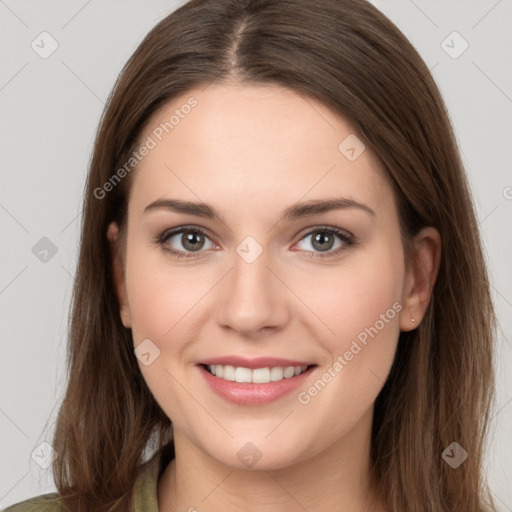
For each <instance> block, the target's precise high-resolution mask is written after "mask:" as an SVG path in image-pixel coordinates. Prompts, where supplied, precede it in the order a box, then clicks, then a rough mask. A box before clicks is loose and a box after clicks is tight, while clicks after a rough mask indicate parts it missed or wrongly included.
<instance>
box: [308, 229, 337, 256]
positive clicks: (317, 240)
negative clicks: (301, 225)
mask: <svg viewBox="0 0 512 512" xmlns="http://www.w3.org/2000/svg"><path fill="white" fill-rule="evenodd" d="M329 238H330V239H331V240H330V243H329V242H327V244H326V243H325V242H326V240H328V239H329ZM316 243H319V244H320V245H319V246H318V247H316V245H315V244H316ZM332 244H333V237H332V235H330V234H326V232H325V231H319V232H318V234H317V235H316V236H315V237H314V238H313V245H314V246H315V247H316V248H317V249H320V250H321V251H324V250H325V251H328V250H329V249H331V248H332Z"/></svg>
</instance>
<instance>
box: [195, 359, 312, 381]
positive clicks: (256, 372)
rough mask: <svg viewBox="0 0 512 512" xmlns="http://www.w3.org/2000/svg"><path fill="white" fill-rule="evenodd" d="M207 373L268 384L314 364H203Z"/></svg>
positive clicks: (295, 374) (230, 378)
mask: <svg viewBox="0 0 512 512" xmlns="http://www.w3.org/2000/svg"><path fill="white" fill-rule="evenodd" d="M201 366H202V367H203V368H204V369H205V370H206V371H207V372H208V373H210V374H211V375H214V376H215V377H217V378H219V379H223V380H226V381H230V382H238V383H253V384H268V383H270V382H279V381H282V380H284V379H291V378H292V377H297V376H298V375H301V374H303V373H305V372H307V371H308V370H309V369H310V368H313V367H314V366H316V365H302V366H273V367H269V366H267V367H263V368H245V367H243V366H232V365H221V364H203V365H201Z"/></svg>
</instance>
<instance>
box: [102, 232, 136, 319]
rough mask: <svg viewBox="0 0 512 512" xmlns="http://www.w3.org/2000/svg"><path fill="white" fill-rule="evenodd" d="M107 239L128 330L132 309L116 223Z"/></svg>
mask: <svg viewBox="0 0 512 512" xmlns="http://www.w3.org/2000/svg"><path fill="white" fill-rule="evenodd" d="M107 238H108V240H109V242H110V250H111V254H112V275H113V277H114V284H115V287H116V293H117V298H118V300H119V304H120V305H121V309H120V311H119V314H120V316H121V321H122V322H123V325H124V326H125V327H126V328H130V327H131V326H132V323H131V316H130V307H129V305H128V296H127V293H126V283H125V280H124V266H123V260H122V255H121V247H120V243H119V226H118V225H117V223H116V222H111V223H110V224H109V226H108V230H107Z"/></svg>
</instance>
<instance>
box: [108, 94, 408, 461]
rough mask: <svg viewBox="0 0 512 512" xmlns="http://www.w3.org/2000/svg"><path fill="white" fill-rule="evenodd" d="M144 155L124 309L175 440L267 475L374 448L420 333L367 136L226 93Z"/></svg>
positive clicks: (287, 103) (195, 108)
mask: <svg viewBox="0 0 512 512" xmlns="http://www.w3.org/2000/svg"><path fill="white" fill-rule="evenodd" d="M172 116H174V117H172ZM148 137H149V138H148ZM140 140H141V144H144V145H145V146H146V148H147V149H146V151H145V150H142V151H140V152H139V153H140V155H139V156H140V157H141V162H140V164H139V165H138V167H137V169H136V171H133V172H134V176H133V183H132V188H131V193H130V198H129V207H128V224H127V238H126V254H125V261H124V270H125V275H124V282H123V281H122V280H119V279H118V293H119V296H120V300H121V304H124V307H123V308H122V313H123V314H122V318H123V322H124V324H125V325H126V326H127V327H131V329H132V333H133V341H134V347H135V348H136V349H137V350H136V354H137V357H138V364H139V366H140V369H141V371H142V374H143V376H144V378H145V380H146V382H147V385H148V386H149V389H150V390H151V392H152V393H153V395H154V397H155V399H156V400H157V401H158V403H159V404H160V406H161V407H162V409H163V410H164V411H165V412H166V414H167V415H168V416H169V418H170V419H171V420H172V422H173V424H174V430H175V436H181V438H182V439H186V440H187V441H188V442H189V443H190V445H191V446H194V447H196V448H197V449H199V450H200V451H201V452H202V453H205V454H207V455H209V456H211V457H212V458H213V459H215V460H217V461H220V462H222V463H224V464H228V465H230V466H233V467H240V468H244V467H252V466H251V464H254V461H256V462H257V468H261V469H266V468H267V469H268V468H279V467H285V466H288V465H290V464H292V463H294V462H298V461H304V460H307V459H308V458H311V457H313V456H315V455H318V454H320V453H321V452H323V451H325V450H328V449H332V448H333V447H334V446H336V445H337V446H339V447H341V446H343V445H344V444H346V443H354V442H356V441H355V440H356V439H359V438H361V437H365V436H368V432H369V431H368V428H369V425H370V423H371V416H372V411H373V404H374V401H375V399H376V397H377V395H378V393H379V391H380V390H381V388H382V386H383V384H384V382H385V380H386V378H387V376H388V373H389V371H390V368H391V365H392V361H393V357H394V354H395V349H396V346H397V339H398V335H399V332H400V329H401V328H403V329H404V330H408V329H410V328H412V327H413V325H411V324H410V316H411V315H410V314H409V313H410V312H409V311H407V304H406V303H405V302H404V301H405V300H406V295H407V294H408V293H409V288H410V285H409V284H408V283H409V282H410V280H409V278H408V274H407V272H406V269H405V265H404V254H403V247H402V243H401V237H400V229H399V221H398V214H397V209H396V206H395V202H394V197H393V193H392V189H391V188H390V186H389V184H388V183H387V182H386V181H385V179H384V178H383V174H382V171H381V169H380V168H379V164H378V162H377V160H376V159H375V158H374V157H373V156H372V155H371V154H370V151H369V149H368V148H366V149H365V148H364V146H363V145H362V142H361V141H360V140H359V139H357V138H356V136H355V135H354V133H353V129H352V128H351V126H350V124H348V123H347V122H345V121H344V120H343V119H342V118H340V117H338V116H337V115H335V114H334V113H333V112H331V111H330V110H329V109H327V108H326V107H325V106H323V104H321V103H318V102H316V101H314V100H312V99H309V98H303V97H301V96H300V95H298V94H297V93H295V92H293V91H291V90H289V89H285V88H280V87H278V86H272V87H271V86H246V85H245V86H241V85H235V84H233V85H224V86H214V85H210V86H208V87H207V88H205V89H204V90H203V89H199V88H198V89H194V90H191V91H189V92H187V93H185V94H183V95H182V96H180V97H177V98H175V99H173V100H172V102H170V103H169V104H168V105H167V106H166V107H165V108H164V109H163V110H161V111H160V112H159V113H158V114H157V115H156V116H155V117H154V118H153V119H152V120H151V122H150V123H149V124H148V126H147V129H146V131H145V133H144V134H143V135H142V137H141V138H140ZM143 153H145V156H144V155H143ZM107 200H108V199H107ZM327 200H331V201H337V202H338V203H337V207H336V208H325V210H324V211H321V210H322V209H321V208H318V207H314V208H313V207H312V208H311V209H309V210H308V209H307V208H304V207H305V206H306V205H308V204H312V205H313V204H316V203H317V202H323V201H327ZM171 201H174V202H177V201H179V202H181V203H182V204H183V203H185V202H186V203H194V204H195V205H198V204H199V203H204V204H205V205H208V206H202V207H199V206H194V207H192V206H191V205H189V206H188V207H187V208H183V209H181V211H180V209H179V208H173V207H172V205H171ZM212 212H214V214H212ZM285 212H289V214H288V215H285ZM179 229H183V230H184V232H178V233H170V231H178V230H179ZM336 230H338V233H337V232H336ZM116 232H117V228H116V226H115V225H114V224H112V225H111V226H110V230H109V237H110V238H111V240H113V239H114V238H115V236H116ZM171 251H176V252H177V253H179V254H180V255H183V256H184V257H183V258H178V257H177V256H176V255H175V254H173V253H172V252H171ZM417 321H418V320H416V322H417ZM139 345H140V346H139ZM234 358H239V359H234ZM263 358H264V359H263ZM283 359H284V360H286V361H280V360H283ZM212 361H213V362H214V363H217V364H218V365H220V366H222V370H218V368H219V367H218V366H216V367H215V370H213V371H215V372H216V373H220V372H221V371H222V372H223V377H219V376H218V375H215V376H214V375H211V374H210V373H208V370H207V369H206V367H205V366H204V365H205V364H206V363H208V362H212ZM229 366H233V367H234V369H230V368H229ZM297 366H298V367H304V366H305V367H307V371H305V372H304V373H301V374H299V375H295V374H296V373H298V372H299V370H298V369H297V370H296V367H297ZM236 367H241V368H242V369H240V370H238V369H236ZM287 367H293V370H290V369H288V370H286V368H287ZM243 368H245V369H243ZM265 368H268V370H267V369H265ZM302 369H303V368H301V370H302ZM255 370H256V371H255ZM291 374H293V377H290V375H291ZM233 378H235V379H236V380H242V381H244V380H249V379H250V380H251V381H253V380H255V381H257V382H256V383H255V382H236V381H233V380H230V379H233ZM269 379H270V382H268V381H269ZM273 379H276V380H273ZM258 382H259V383H258ZM365 439H366V440H367V437H365ZM251 461H252V462H251Z"/></svg>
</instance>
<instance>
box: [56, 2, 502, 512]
mask: <svg viewBox="0 0 512 512" xmlns="http://www.w3.org/2000/svg"><path fill="white" fill-rule="evenodd" d="M226 81H238V82H240V83H252V84H258V83H260V84H278V85H281V86H285V87H288V88H290V89H292V90H294V91H296V92H298V93H300V94H302V95H303V96H304V97H310V98H314V99H316V100H318V101H320V102H322V103H323V104H325V105H326V106H327V107H329V108H331V109H332V110H333V111H335V112H337V113H339V114H340V115H342V116H343V117H345V118H346V119H347V120H349V122H351V124H352V126H353V127H354V129H355V130H356V131H357V134H358V136H359V137H360V138H361V139H362V140H363V141H364V143H365V144H366V145H367V147H369V148H370V149H371V150H372V151H373V153H374V154H375V155H376V156H377V157H378V159H379V160H380V162H381V164H382V166H383V168H384V169H385V171H386V175H387V177H388V179H389V180H390V182H391V184H392V186H393V189H394V194H395V198H396V201H397V205H398V208H399V214H400V222H401V230H402V234H403V237H404V241H406V242H407V240H410V239H411V237H412V236H413V235H414V234H415V233H417V232H418V231H419V230H420V229H421V228H422V227H425V226H433V227H435V228H436V229H437V230H438V231H439V232H440V234H441V239H442V244H443V250H442V259H441V266H440V271H439V276H438V279H437V282H436V284H435V287H434V290H433V294H432V298H431V302H430V304H429V307H428V310H427V313H426V316H425V318H424V320H423V321H422V322H421V324H420V325H419V326H418V328H417V329H415V330H413V331H411V332H403V333H401V334H400V339H399V343H398V349H397V352H396V357H395V361H394V365H393V367H392V370H391V373H390V375H389V378H388V380H387V381H386V383H385V385H384V388H383V389H382V391H381V393H380V394H379V396H378V398H377V401H376V404H375V414H374V423H373V430H372V446H371V456H372V470H373V474H372V476H373V478H374V482H375V483H376V484H377V485H378V486H379V487H378V488H379V489H380V491H381V492H382V496H383V498H384V500H385V502H386V503H387V505H388V506H389V507H390V510H394V511H397V512H398V511H403V512H405V511H408V512H420V511H421V512H426V511H435V512H441V511H446V512H448V511H450V512H456V511H464V512H468V511H471V512H477V511H478V512H482V511H484V510H489V508H488V507H490V506H493V502H492V497H491V496H490V494H489V493H488V492H487V490H486V486H485V482H484V478H483V472H482V460H483V447H484V439H485V434H486V430H487V426H488V419H489V411H490V406H491V404H492V397H493V386H494V373H493V356H492V348H493V334H494V332H493V330H494V321H495V320H494V311H493V306H492V303H491V298H490V293H489V283H488V277H487V273H486V269H485V263H484V258H483V254H482V248H481V242H480V238H479V233H478V226H477V222H476V220H475V218H476V217H475V212H474V209H473V205H472V201H471V196H470V191H469V187H468V184H467V181H466V176H465V174H464V169H463V165H462V162H461V159H460V156H459V152H458V148H457V144H456V139H455V136H454V134H453V131H452V127H451V125H450V122H449V119H448V116H447V112H446V107H445V105H444V102H443V100H442V97H441V95H440V93H439V90H438V88H437V86H436V85H435V83H434V81H433V79H432V76H431V74H430V72H429V70H428V68H427V67H426V65H425V63H424V62H423V60H422V59H421V57H420V56H419V54H418V53H417V51H416V50H415V49H414V48H413V46H412V45H411V44H410V43H409V41H408V40H407V39H406V38H405V36H404V35H403V34H402V33H401V32H400V31H399V30H398V28H397V27H396V26H395V25H394V24H393V23H392V22H391V21H389V20H388V19H387V18H386V17H385V16H384V15H383V14H381V13H380V12H379V11H378V10H377V9H376V8H375V7H373V6H372V5H371V4H370V3H368V2H366V1H361V0H322V1H321V2H319V1H318V0H192V1H190V2H188V3H186V4H184V5H183V6H181V7H180V8H178V9H177V10H176V11H174V12H173V13H172V14H170V15H169V16H167V17H166V18H165V19H163V20H162V21H161V22H160V23H158V25H157V26H156V27H155V28H154V29H153V30H152V31H151V32H150V33H149V34H148V35H147V36H146V38H145V39H144V41H143V42H142V43H141V44H140V46H139V47H138V48H137V50H136V51H135V53H134V55H133V56H132V57H131V58H130V60H129V61H128V62H127V64H126V66H125V67H124V69H123V71H122V73H121V75H120V77H119V79H118V81H117V83H116V85H115V88H114V90H113V92H112V94H111V96H110V98H109V100H108V103H107V106H106V109H105V112H104V115H103V118H102V120H101V125H100V128H99V131H98V134H97V137H96V143H95V146H94V153H93V158H92V162H91V167H90V172H89V175H88V180H87V185H86V192H85V198H84V208H83V218H82V228H81V229H82V233H81V242H80V252H79V260H78V268H77V272H76V279H75V284H74V293H73V303H72V308H71V311H70V338H69V347H68V375H67V378H68V384H67V389H66V394H65V397H64V400H63V403H62V406H61V408H60V411H59V415H58V418H57V423H56V429H55V435H54V439H53V448H54V449H55V450H56V451H57V453H58V454H59V456H58V458H57V459H56V460H55V461H54V464H53V472H54V478H55V482H56V486H57V488H58V491H59V494H60V495H61V497H62V499H63V502H64V504H65V505H66V506H67V507H68V508H69V509H70V510H73V511H74V512H85V511H88V512H89V511H91V510H94V511H99V512H103V511H108V512H117V511H122V510H128V509H129V507H130V506H131V502H130V496H131V493H132V488H133V485H134V482H135V479H136V477H137V474H138V471H139V470H140V466H141V462H142V456H143V453H146V452H147V450H149V449H150V448H151V447H153V448H154V449H159V448H160V447H161V446H162V444H163V439H164V438H165V435H166V434H167V433H169V431H170V426H171V421H170V420H169V418H168V417H167V416H166V415H165V414H164V412H163V411H162V409H161V408H160V406H159V405H158V404H157V403H156V401H155V399H154V398H153V396H152V394H151V392H150V391H149V389H148V387H147V386H146V383H145V381H144V379H143V377H142V375H141V372H140V370H139V367H138V364H137V361H136V357H135V355H134V347H133V340H132V336H131V331H130V330H129V329H126V328H125V327H124V326H123V325H122V323H121V320H120V317H119V303H118V299H117V296H116V293H115V287H114V281H113V276H112V258H111V253H110V246H109V243H108V240H107V237H106V231H107V227H108V225H109V223H110V222H111V221H113V220H116V221H117V222H118V223H119V225H120V226H121V229H123V227H124V226H125V222H126V207H127V201H128V193H129V189H130V183H131V181H132V180H131V179H130V175H128V176H127V177H126V178H125V179H123V180H121V181H120V182H119V183H118V184H116V185H115V186H113V187H111V188H112V190H111V191H109V192H108V194H106V196H105V197H104V198H102V199H98V194H97V192H96V194H95V191H97V190H98V189H99V188H101V187H103V185H104V184H105V183H106V182H107V181H108V180H109V179H111V178H112V176H113V174H114V173H115V172H116V171H117V170H118V169H119V168H120V167H121V166H123V164H124V163H125V162H127V160H128V159H129V157H130V155H131V154H132V152H133V151H134V149H137V147H138V144H139V142H140V140H139V139H140V136H141V133H142V131H143V129H144V128H145V126H146V125H147V123H148V121H149V120H150V118H151V117H152V116H153V115H154V114H155V113H156V112H157V111H158V110H159V109H160V108H162V107H163V106H164V105H165V104H166V103H167V102H168V101H169V100H170V99H172V98H173V97H175V96H177V95H178V94H181V93H184V92H186V91H187V90H189V89H191V88H192V87H194V86H197V85H201V84H204V85H205V86H206V85H207V84H211V83H218V84H222V83H225V82H226ZM406 247H407V244H406ZM454 441H456V442H457V443H459V444H460V445H461V446H462V447H463V448H464V449H465V450H466V451H467V452H468V453H469V457H468V459H467V460H466V461H465V462H464V463H463V464H462V465H461V466H460V467H458V468H457V469H453V468H451V467H450V466H449V465H448V464H447V463H446V462H445V461H444V460H443V459H442V457H441V454H442V452H443V451H444V450H445V449H446V448H447V447H448V446H449V445H450V444H451V443H452V442H454ZM488 502H489V503H490V505H488Z"/></svg>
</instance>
